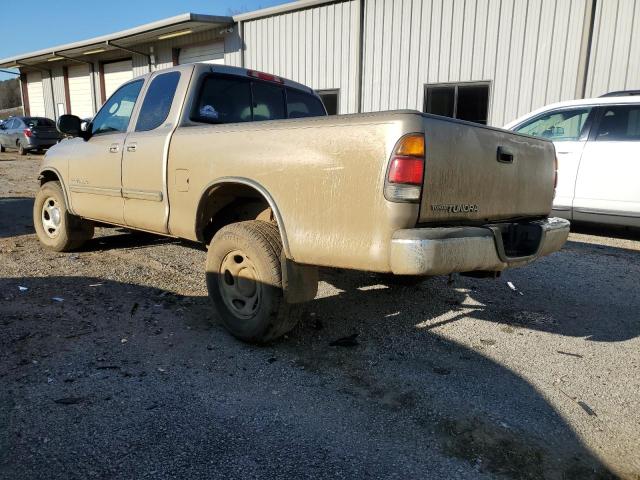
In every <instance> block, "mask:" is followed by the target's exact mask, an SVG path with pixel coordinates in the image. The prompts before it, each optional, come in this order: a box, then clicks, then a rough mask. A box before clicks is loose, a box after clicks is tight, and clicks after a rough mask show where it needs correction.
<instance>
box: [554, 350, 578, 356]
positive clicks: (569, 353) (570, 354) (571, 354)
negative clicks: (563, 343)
mask: <svg viewBox="0 0 640 480" xmlns="http://www.w3.org/2000/svg"><path fill="white" fill-rule="evenodd" d="M556 352H558V353H560V354H562V355H568V356H569V357H576V358H583V356H582V355H580V354H579V353H571V352H563V351H562V350H556Z"/></svg>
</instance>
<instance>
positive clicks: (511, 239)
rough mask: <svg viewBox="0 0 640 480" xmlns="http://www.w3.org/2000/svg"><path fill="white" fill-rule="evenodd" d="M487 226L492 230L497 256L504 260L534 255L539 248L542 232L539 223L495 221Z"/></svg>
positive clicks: (520, 258)
mask: <svg viewBox="0 0 640 480" xmlns="http://www.w3.org/2000/svg"><path fill="white" fill-rule="evenodd" d="M487 228H489V229H490V230H491V231H492V232H493V236H494V239H495V241H496V247H497V250H498V256H499V257H500V259H501V260H502V261H504V262H513V261H515V260H523V259H527V258H531V257H535V256H536V255H537V254H538V251H539V250H540V246H541V244H542V237H543V233H544V232H543V229H542V226H541V225H540V224H539V223H533V222H513V223H497V224H492V225H487Z"/></svg>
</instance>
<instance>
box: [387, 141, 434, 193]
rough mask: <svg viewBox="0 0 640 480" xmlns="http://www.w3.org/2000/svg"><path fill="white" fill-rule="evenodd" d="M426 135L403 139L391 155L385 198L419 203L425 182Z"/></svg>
mask: <svg viewBox="0 0 640 480" xmlns="http://www.w3.org/2000/svg"><path fill="white" fill-rule="evenodd" d="M424 150H425V149H424V135H423V134H422V133H411V134H409V135H405V136H404V137H402V138H401V139H400V140H399V141H398V143H397V144H396V147H395V148H394V150H393V154H392V155H391V161H390V162H389V170H388V172H387V179H386V182H385V186H384V196H385V198H386V199H387V200H389V201H391V202H418V201H419V200H420V195H421V194H422V182H423V180H424Z"/></svg>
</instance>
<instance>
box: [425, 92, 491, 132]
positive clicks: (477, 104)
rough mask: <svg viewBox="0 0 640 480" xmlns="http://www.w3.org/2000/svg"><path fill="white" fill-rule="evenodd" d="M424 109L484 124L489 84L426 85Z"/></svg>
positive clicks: (486, 116) (485, 122)
mask: <svg viewBox="0 0 640 480" xmlns="http://www.w3.org/2000/svg"><path fill="white" fill-rule="evenodd" d="M424 111H425V112H426V113H432V114H434V115H442V116H443V117H451V118H458V119H460V120H467V121H469V122H475V123H481V124H483V125H486V124H487V119H488V112H489V84H487V83H473V84H468V83H461V84H447V85H440V84H439V85H426V86H425V95H424Z"/></svg>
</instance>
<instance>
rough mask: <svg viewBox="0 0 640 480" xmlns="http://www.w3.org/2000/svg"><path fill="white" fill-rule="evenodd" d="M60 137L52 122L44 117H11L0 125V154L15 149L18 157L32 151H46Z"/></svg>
mask: <svg viewBox="0 0 640 480" xmlns="http://www.w3.org/2000/svg"><path fill="white" fill-rule="evenodd" d="M61 138H62V135H61V134H60V133H59V132H58V130H56V124H55V122H54V121H53V120H51V119H49V118H44V117H13V118H9V119H7V120H6V121H5V122H4V123H3V124H1V125H0V152H4V151H5V149H6V148H15V149H17V150H18V153H19V154H20V155H26V154H27V152H29V151H32V150H46V149H47V148H49V147H51V146H53V145H55V144H56V143H58V141H60V139H61Z"/></svg>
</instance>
